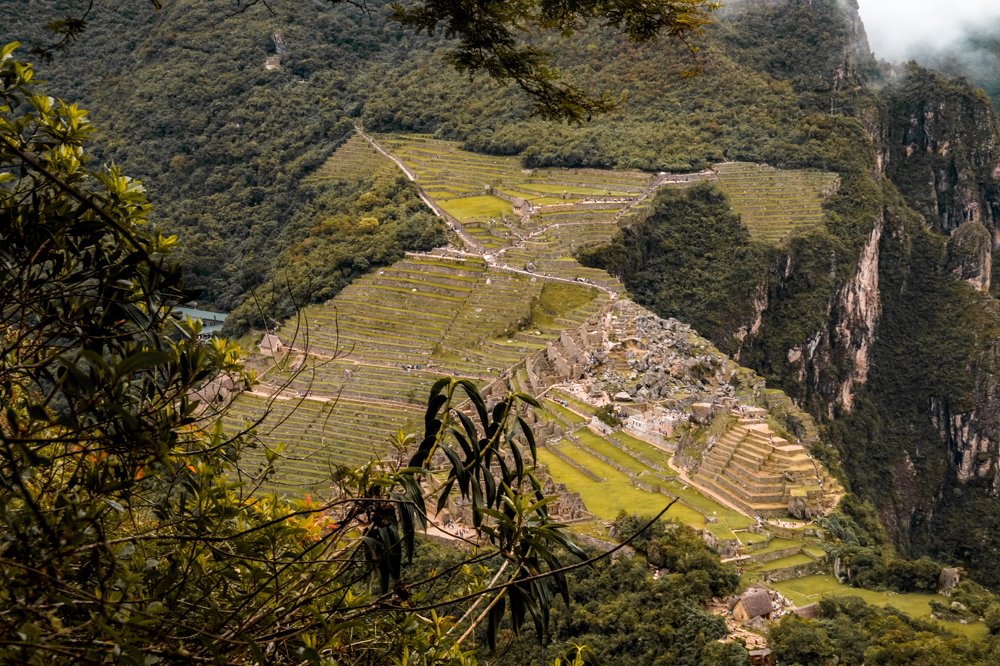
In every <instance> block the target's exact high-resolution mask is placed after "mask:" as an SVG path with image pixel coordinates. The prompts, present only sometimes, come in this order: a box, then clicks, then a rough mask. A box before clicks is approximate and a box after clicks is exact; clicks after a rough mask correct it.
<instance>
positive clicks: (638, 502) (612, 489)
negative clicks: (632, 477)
mask: <svg viewBox="0 0 1000 666" xmlns="http://www.w3.org/2000/svg"><path fill="white" fill-rule="evenodd" d="M577 452H579V453H583V452H582V451H580V450H579V449H577ZM591 459H592V460H593V461H594V463H593V464H590V463H589V462H588V464H587V469H589V470H590V471H592V472H593V473H594V474H597V475H598V476H600V477H607V479H608V480H607V481H605V482H604V483H597V482H596V481H591V480H590V479H589V478H587V477H586V476H584V475H583V473H582V472H580V471H579V470H578V469H576V468H575V467H573V466H572V465H569V464H567V463H565V462H563V461H562V460H560V459H559V458H556V457H555V456H554V455H552V453H550V452H549V451H546V450H544V449H539V450H538V460H539V462H541V463H542V464H544V465H547V466H548V468H549V472H550V473H551V474H552V476H553V477H555V479H557V480H558V481H560V482H562V483H565V484H566V487H567V488H569V490H570V491H572V492H576V493H580V498H581V499H582V500H583V503H584V505H585V506H586V507H587V510H588V511H590V512H591V513H592V514H594V515H595V516H597V517H598V518H603V519H605V520H613V519H614V518H615V516H617V515H618V512H619V511H622V510H624V511H625V512H626V513H636V514H639V515H640V516H648V515H655V514H656V513H659V512H660V510H661V509H663V507H665V506H666V505H667V503H668V502H669V501H670V500H669V498H668V497H667V496H665V495H660V494H655V495H654V494H652V493H647V492H645V491H643V490H639V489H638V488H636V487H635V486H633V485H631V484H630V483H629V478H628V477H627V476H625V475H624V474H622V473H621V472H619V471H618V470H616V469H615V468H613V467H611V466H609V465H605V464H604V463H603V462H601V461H599V460H597V459H596V458H591ZM667 518H670V519H674V520H678V521H680V522H682V523H685V524H687V525H690V526H691V527H693V528H695V529H698V530H700V529H703V528H704V527H705V518H704V517H703V516H702V515H701V514H700V513H698V512H697V511H694V510H692V509H689V508H687V507H685V506H681V505H680V504H675V505H674V506H673V508H671V509H670V511H668V512H667Z"/></svg>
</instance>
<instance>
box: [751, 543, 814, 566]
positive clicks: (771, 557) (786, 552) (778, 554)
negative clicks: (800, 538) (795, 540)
mask: <svg viewBox="0 0 1000 666" xmlns="http://www.w3.org/2000/svg"><path fill="white" fill-rule="evenodd" d="M801 550H802V544H798V545H797V546H789V547H788V548H782V549H781V550H773V551H771V552H770V553H751V555H750V558H749V559H750V561H751V562H756V563H757V564H765V563H767V562H773V561H775V560H780V559H781V558H783V557H788V556H790V555H797V554H798V553H799V552H800V551H801Z"/></svg>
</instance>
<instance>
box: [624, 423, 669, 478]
mask: <svg viewBox="0 0 1000 666" xmlns="http://www.w3.org/2000/svg"><path fill="white" fill-rule="evenodd" d="M611 437H612V438H613V439H616V440H618V441H619V442H621V443H622V444H623V445H625V446H626V447H628V448H629V449H631V450H632V451H635V452H636V453H638V454H639V455H641V456H643V457H644V458H646V459H647V460H649V461H650V462H654V463H656V464H658V465H660V466H661V467H663V468H665V469H667V470H669V469H670V468H669V466H668V464H669V462H670V457H671V456H670V454H669V453H668V452H666V451H664V450H663V449H660V448H657V447H655V446H653V445H652V444H649V443H648V442H644V441H642V440H641V439H636V438H635V437H633V436H632V435H629V434H627V433H625V432H622V431H620V430H619V431H618V432H616V433H613V434H612V435H611ZM668 473H669V472H668Z"/></svg>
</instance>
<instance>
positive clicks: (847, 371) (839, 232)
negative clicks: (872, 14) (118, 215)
mask: <svg viewBox="0 0 1000 666" xmlns="http://www.w3.org/2000/svg"><path fill="white" fill-rule="evenodd" d="M844 5H845V3H842V2H838V1H836V0H811V1H809V0H782V1H778V2H754V1H750V0H746V1H744V2H740V3H738V4H735V5H734V6H733V7H732V8H729V9H726V10H724V11H723V12H721V13H720V15H719V17H718V18H719V21H718V24H717V25H716V26H713V27H712V28H710V29H709V30H707V31H706V34H704V35H702V36H700V37H698V39H697V42H698V44H699V46H701V47H702V48H701V51H700V53H699V59H700V64H701V71H702V73H701V75H700V76H698V77H696V78H694V79H687V80H685V79H681V78H680V76H679V73H680V71H681V70H683V69H687V68H689V67H690V65H691V63H690V60H689V59H688V58H689V56H688V55H687V54H686V52H685V51H684V50H683V49H682V48H675V47H673V46H670V45H665V44H655V45H646V46H636V45H633V44H628V43H626V42H625V41H624V40H623V39H620V38H618V37H615V36H614V35H612V34H610V33H606V32H603V31H601V30H599V29H592V30H588V31H584V32H582V33H580V34H578V35H576V36H575V37H573V38H571V39H567V40H557V39H555V38H552V37H538V38H537V39H538V42H539V45H540V46H542V47H544V48H546V49H549V50H551V51H552V52H553V53H555V54H556V56H557V58H556V62H557V64H558V65H559V66H560V67H561V68H562V70H563V72H564V74H565V76H566V77H567V78H568V79H570V80H572V81H574V82H576V83H579V84H581V85H584V86H586V87H587V88H588V89H589V90H592V91H593V92H595V93H600V92H603V91H605V90H608V91H610V92H612V93H613V94H622V93H627V95H626V98H625V100H624V101H623V102H622V103H621V105H620V108H619V110H618V111H616V112H614V113H612V114H610V115H608V116H607V117H603V118H596V119H594V120H593V121H591V122H589V123H587V124H585V125H583V126H580V127H576V126H566V125H557V124H552V123H543V122H541V121H539V120H537V119H533V118H531V117H530V116H529V108H530V105H529V102H528V101H527V100H526V99H525V98H524V96H523V95H522V94H521V93H519V92H517V91H515V90H510V89H502V88H500V87H498V86H496V85H495V84H493V83H492V82H489V81H487V80H486V79H485V78H483V77H479V78H476V79H474V80H472V81H470V80H468V79H467V78H465V77H462V76H459V75H457V74H455V73H454V72H452V71H450V70H448V69H447V68H446V67H444V66H443V64H442V60H441V50H442V49H443V48H444V47H446V46H447V44H446V43H445V42H444V41H442V40H439V39H438V38H428V37H414V36H412V35H407V34H404V32H403V31H402V30H401V29H400V28H398V27H397V26H396V25H394V24H392V23H389V22H387V20H386V19H385V16H386V13H387V6H385V5H370V6H371V7H372V13H371V15H370V16H365V15H363V14H362V13H360V12H359V11H358V10H356V9H355V8H352V7H339V6H338V7H336V8H331V7H329V6H328V5H326V4H323V3H304V2H302V3H299V2H287V3H283V4H274V5H273V7H274V14H271V13H268V12H267V10H266V9H265V8H264V7H262V6H256V7H253V8H251V9H250V10H248V11H247V12H245V13H243V14H238V15H232V14H231V8H230V7H228V6H226V5H222V4H221V3H206V2H202V1H200V0H173V1H172V2H166V3H165V4H164V8H163V10H162V11H161V12H160V13H154V12H153V11H152V9H151V8H149V7H147V6H146V5H145V4H143V3H138V4H126V3H120V4H117V3H114V2H108V3H105V4H100V5H98V6H97V7H96V8H95V10H94V11H95V14H94V16H93V17H92V18H93V21H92V24H91V28H90V29H89V30H88V32H87V33H86V35H85V36H84V37H83V38H82V39H81V40H80V41H79V42H77V43H75V44H73V45H72V46H71V48H70V50H69V53H68V54H67V55H58V54H57V55H56V57H55V59H54V61H53V62H52V63H51V64H50V65H47V66H40V67H39V71H40V74H41V76H42V78H44V79H46V80H49V81H52V82H53V83H54V84H57V85H56V86H55V88H57V89H59V90H62V91H67V90H69V91H72V97H71V96H70V95H67V97H71V99H72V101H80V102H81V103H84V104H85V105H86V106H87V107H88V108H90V109H92V113H93V120H94V122H95V123H96V124H97V126H98V127H99V128H100V129H101V132H100V135H99V136H98V137H97V138H96V141H95V149H96V152H97V153H98V154H99V155H100V156H101V158H102V159H104V160H106V161H109V162H110V161H115V162H119V163H122V164H123V165H125V166H127V170H128V172H129V173H132V174H134V175H136V176H138V177H140V178H141V179H142V180H143V181H144V182H145V184H146V185H147V186H148V187H149V190H150V192H151V194H152V198H153V202H154V204H155V207H154V210H156V211H157V215H158V217H157V223H159V224H162V225H163V227H164V228H165V229H166V230H168V231H169V232H171V233H176V234H178V235H179V236H181V238H182V240H184V241H185V242H186V245H185V247H186V249H185V253H186V254H185V256H184V261H185V263H186V264H187V268H188V271H189V275H190V276H191V277H192V278H193V279H194V282H195V283H196V284H200V285H203V286H204V287H205V288H206V291H205V295H204V297H203V298H204V300H205V301H207V302H208V303H210V304H214V306H215V307H218V308H220V309H232V308H234V307H237V306H239V305H240V304H241V303H244V302H245V301H246V299H247V287H248V286H265V287H266V286H267V285H268V283H270V286H271V287H274V289H273V290H268V289H266V288H265V291H271V292H272V293H274V294H275V295H274V296H272V299H273V300H274V301H276V302H277V304H278V305H279V306H280V307H278V308H277V310H276V312H277V313H278V314H281V313H286V314H287V313H288V312H290V311H291V309H292V308H293V306H294V302H307V301H317V300H324V299H326V298H329V297H330V296H331V295H332V294H334V293H336V292H337V291H338V290H339V289H340V288H342V287H343V286H344V285H345V284H347V283H348V282H349V281H350V280H351V279H352V278H353V277H355V276H357V275H360V274H361V273H362V272H363V271H364V270H365V269H366V268H367V267H369V266H371V265H385V264H388V263H391V262H392V261H394V260H395V259H398V258H399V257H398V256H397V254H394V253H398V252H401V251H402V250H404V249H421V248H426V247H430V246H432V245H434V244H436V243H440V242H441V241H442V239H443V232H442V230H441V228H440V227H439V226H435V225H436V223H435V222H434V221H433V220H432V218H431V217H430V216H429V215H425V214H423V213H418V212H417V211H418V210H419V204H418V202H417V201H416V195H415V191H414V190H413V189H412V186H409V185H407V184H406V183H403V182H397V183H395V184H392V183H387V182H381V183H376V182H375V181H373V180H371V179H369V180H365V179H354V180H352V179H350V178H348V179H337V180H327V181H321V182H316V181H315V180H312V181H311V180H310V179H309V177H310V176H311V175H313V174H315V173H316V171H317V170H318V169H319V168H320V166H321V165H322V164H323V162H324V160H325V159H326V157H327V156H329V155H330V154H331V153H332V152H333V150H334V149H335V148H336V147H337V146H338V145H339V144H340V143H342V142H343V141H345V140H346V139H347V136H348V133H349V131H350V129H351V128H352V127H353V126H354V125H355V124H356V123H358V124H362V125H364V127H365V128H366V129H368V130H371V131H376V132H390V131H391V132H424V133H433V134H435V135H436V136H437V137H438V138H443V139H450V140H458V141H463V142H464V147H465V148H466V149H470V150H475V151H480V152H490V153H494V154H502V155H520V156H521V160H522V164H524V165H525V166H526V167H546V166H561V167H603V168H638V169H643V170H649V171H661V170H662V171H678V172H680V171H688V170H692V169H701V168H704V167H706V166H708V165H709V164H712V163H715V162H722V161H725V160H737V161H748V162H762V163H767V164H770V165H772V166H776V167H782V168H806V167H812V168H818V169H824V170H828V171H834V172H836V173H837V174H838V175H839V177H840V189H839V191H838V193H837V194H835V195H834V196H832V197H830V198H829V199H828V200H827V201H826V203H825V205H824V208H825V217H824V219H823V222H822V223H821V224H818V225H815V226H813V227H811V228H809V229H807V230H804V231H801V232H799V233H797V234H796V235H793V236H792V237H791V238H790V239H788V240H786V241H785V242H783V243H782V244H780V245H769V246H767V247H760V246H758V245H755V244H754V242H752V241H751V240H750V239H749V238H748V236H747V235H746V234H726V233H723V231H724V229H723V227H721V226H720V227H718V230H717V231H716V232H714V233H715V234H716V235H715V236H714V237H711V238H707V239H706V242H705V243H704V244H702V247H711V248H712V251H711V252H709V253H704V254H698V255H697V256H693V255H692V252H693V250H692V249H691V246H690V245H689V244H685V243H683V242H681V243H674V244H673V245H671V246H670V247H669V248H665V247H663V246H661V247H653V246H651V245H650V244H649V241H650V239H652V238H659V239H663V238H671V239H681V240H683V239H684V238H685V235H686V234H693V233H698V234H701V235H702V236H705V235H706V234H708V235H709V236H711V233H713V232H712V230H711V228H710V227H705V226H704V225H699V221H698V219H697V217H691V218H683V217H681V218H678V219H674V220H665V219H660V220H656V219H654V220H650V221H649V222H648V224H649V225H654V226H653V227H650V228H643V227H641V226H637V227H635V228H633V229H632V230H629V231H626V232H625V233H624V234H623V236H622V237H621V238H619V239H617V240H615V241H614V242H613V243H612V244H611V245H610V246H604V247H597V248H589V249H587V250H586V251H584V253H583V254H582V256H581V258H582V260H583V261H585V262H587V263H588V264H590V265H592V266H596V267H606V268H608V269H610V270H612V272H614V273H615V274H616V275H617V276H618V277H620V278H621V279H622V280H623V282H624V283H625V285H626V286H627V287H628V288H629V289H630V290H631V291H632V292H633V295H634V296H635V297H636V299H637V300H638V301H639V302H642V303H647V304H650V306H651V307H654V308H657V311H658V314H660V315H661V316H664V317H667V316H673V317H677V318H679V319H681V320H684V321H686V322H687V323H690V324H691V325H693V326H694V327H695V328H697V329H698V330H700V331H703V332H704V333H705V334H706V335H709V334H710V335H711V337H712V339H713V342H714V343H715V344H716V345H717V346H718V347H719V348H720V349H721V350H723V351H726V352H728V353H731V354H734V355H738V356H739V359H740V362H741V363H742V364H744V365H748V366H750V367H753V368H755V369H757V370H758V371H760V372H762V373H763V374H764V375H766V376H767V378H768V380H769V382H773V383H774V385H776V386H780V387H781V388H782V389H784V390H785V391H786V392H787V393H788V394H789V395H792V396H793V397H794V398H795V399H796V400H797V401H798V402H799V403H800V404H801V405H802V406H804V407H806V408H808V409H809V410H810V411H811V412H813V414H814V415H815V416H817V417H821V418H822V419H823V420H824V421H825V423H826V428H825V438H826V441H827V444H828V447H827V448H824V449H823V450H822V451H818V453H821V454H823V455H824V456H826V457H827V458H828V460H829V462H830V464H831V465H832V466H836V465H837V464H838V460H839V464H840V465H842V469H843V473H844V476H845V481H846V482H847V483H848V484H849V485H850V486H851V488H852V490H854V491H855V492H857V493H858V494H859V495H861V496H862V497H864V498H866V499H867V500H869V501H871V502H872V503H873V504H874V505H875V506H876V507H877V508H878V510H879V513H880V515H881V517H882V520H883V522H884V523H885V524H886V526H887V528H888V529H889V532H890V534H891V535H892V536H893V538H894V539H895V542H896V545H897V547H898V548H899V549H900V550H901V552H903V553H905V554H909V555H920V554H923V553H930V554H932V555H934V556H936V557H938V558H940V559H942V560H948V561H957V562H961V563H963V564H964V566H966V567H967V568H970V569H971V570H972V571H973V572H974V574H975V576H976V577H977V578H978V579H979V580H980V581H981V582H984V583H989V584H991V585H993V586H1000V576H997V574H996V573H995V572H996V571H997V569H996V566H995V565H996V564H997V558H996V556H995V555H994V554H993V550H994V546H995V545H1000V544H998V541H1000V532H998V531H997V530H994V529H990V528H991V527H992V522H991V521H994V520H995V518H993V516H995V515H997V514H998V513H1000V504H998V500H997V499H996V498H995V493H994V491H995V487H996V486H997V485H998V484H1000V476H998V470H1000V466H998V455H1000V441H998V435H997V433H998V432H1000V406H997V405H996V404H994V403H995V400H996V399H995V397H994V396H995V395H996V393H997V391H996V384H997V374H996V373H997V371H998V369H997V359H1000V346H998V344H1000V343H998V336H1000V312H998V308H997V303H996V300H995V299H994V297H993V296H992V295H991V294H990V291H989V287H990V286H991V282H992V286H994V288H995V286H996V285H997V284H998V283H1000V280H991V278H992V275H993V272H994V268H993V265H992V259H991V251H992V249H993V248H994V247H996V246H997V245H998V243H1000V231H998V229H1000V181H998V177H1000V155H998V153H997V150H998V142H1000V128H998V125H997V119H996V115H995V113H994V111H993V109H992V108H991V105H990V100H989V99H988V98H987V97H986V96H985V95H983V94H982V93H980V92H977V91H974V90H973V89H971V88H970V87H969V86H968V85H967V84H965V83H963V82H962V81H948V80H944V79H941V78H940V77H938V76H936V75H935V74H933V73H932V72H928V71H926V70H921V69H918V68H915V67H910V68H905V67H904V68H898V69H897V68H893V69H892V70H887V71H882V70H881V69H880V68H879V66H878V64H877V63H876V61H875V59H874V58H873V57H872V56H871V54H870V53H869V52H868V47H867V40H866V39H865V36H864V29H863V26H862V25H861V22H860V19H859V18H858V15H857V12H856V11H855V10H854V9H853V8H851V7H846V8H845V6H844ZM80 9H81V10H82V5H81V7H80ZM42 19H44V17H42ZM42 19H40V18H39V15H38V12H37V11H35V10H34V9H32V10H30V11H29V10H28V3H26V2H17V1H13V0H4V1H3V2H0V25H3V26H4V28H3V31H4V34H3V37H4V39H5V40H10V39H13V38H18V39H21V40H22V41H25V42H26V43H27V44H32V43H41V42H43V41H44V40H45V39H47V38H46V37H45V36H44V35H43V34H42V33H41V27H40V26H41V25H42V23H43V20H42ZM276 32H277V33H279V35H280V36H279V37H278V38H276V37H275V33H276ZM282 50H283V52H282V53H278V51H282ZM274 56H278V58H277V60H280V66H279V68H278V69H270V70H269V69H266V68H265V60H266V59H267V58H269V57H271V58H273V57H274ZM272 62H274V60H272ZM370 190H371V191H372V192H373V195H374V196H373V197H372V198H365V199H364V201H362V198H363V195H364V194H365V193H366V192H369V191H370ZM368 217H374V218H376V219H378V220H379V221H380V224H379V226H378V227H377V228H378V229H379V230H380V231H378V233H377V234H375V235H371V234H366V233H355V232H351V233H347V232H348V231H350V230H354V229H356V228H357V227H358V225H359V223H360V221H361V219H364V218H368ZM332 218H336V220H337V221H336V222H329V220H331V219H332ZM387 221H388V223H387ZM324 225H326V226H325V227H324ZM655 225H662V226H663V228H656V226H655ZM324 228H325V229H326V230H327V231H326V232H321V233H314V230H316V229H321V230H322V229H324ZM956 230H957V231H956ZM953 232H954V235H951V234H952V233H953ZM630 234H631V235H630ZM314 238H316V239H319V240H311V239H314ZM306 241H309V243H307V242H306ZM320 242H322V243H323V247H324V248H326V249H324V251H323V252H316V251H314V250H309V251H303V250H304V248H307V247H308V246H309V244H310V243H320ZM663 249H667V250H669V251H668V252H663ZM334 250H336V251H334ZM734 257H735V258H737V259H739V263H737V264H734V263H733V258H734ZM654 258H655V261H653V259H654ZM723 262H726V264H725V269H726V270H721V268H722V267H723ZM691 265H697V266H698V271H700V272H701V273H702V274H714V275H716V276H721V277H720V278H719V279H717V280H714V281H711V282H705V281H701V280H698V279H697V274H698V272H694V271H690V272H685V271H680V272H678V271H676V270H675V269H676V267H678V266H691ZM736 268H739V270H735V269H736ZM716 269H719V270H716ZM713 271H714V273H713ZM668 274H669V279H666V276H667V275H668ZM747 276H751V277H752V278H753V279H749V280H748V279H747ZM277 287H280V289H279V288H277ZM286 287H290V289H286ZM676 291H680V292H681V293H686V294H691V295H692V296H691V298H689V299H677V298H671V297H670V296H671V293H672V292H676ZM288 294H291V295H294V299H293V298H292V297H291V296H290V295H288ZM699 294H700V295H701V296H699ZM293 301H294V302H293ZM706 303H711V304H714V305H712V306H711V307H706V305H705V304H706ZM244 307H246V306H244ZM241 321H242V322H243V324H244V325H249V324H252V323H254V322H253V321H252V318H245V319H241ZM931 535H934V538H931ZM991 572H993V573H991Z"/></svg>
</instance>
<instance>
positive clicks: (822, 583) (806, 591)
mask: <svg viewBox="0 0 1000 666" xmlns="http://www.w3.org/2000/svg"><path fill="white" fill-rule="evenodd" d="M771 587H773V588H774V589H776V590H777V591H779V592H781V593H782V594H783V595H785V596H786V597H788V598H789V599H791V600H792V602H794V603H795V604H796V605H797V606H805V605H806V604H811V603H813V602H814V601H819V600H820V598H822V597H823V596H824V595H827V594H829V595H833V596H835V597H846V596H856V597H861V598H862V599H864V600H865V602H867V603H869V604H872V605H873V606H892V607H893V608H897V609H899V610H901V611H903V612H904V613H906V614H907V615H910V616H911V617H919V618H923V619H925V620H929V619H930V615H931V607H930V605H929V603H930V602H931V601H939V602H941V603H943V604H948V603H949V602H950V600H949V599H947V598H946V597H943V596H941V595H940V594H917V593H908V594H892V593H891V592H872V591H871V590H862V589H859V588H856V587H849V586H847V585H842V584H840V583H838V582H837V579H836V578H834V577H833V576H831V575H828V574H816V575H814V576H805V577H803V578H793V579H792V580H786V581H784V582H781V583H773V584H772V585H771ZM940 625H941V626H942V627H944V628H945V629H948V630H949V631H954V632H955V633H960V634H965V635H966V636H969V637H970V638H974V639H979V638H985V637H986V635H987V634H988V633H989V630H988V629H987V628H986V625H984V624H983V623H982V622H975V623H973V624H958V623H957V622H940Z"/></svg>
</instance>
